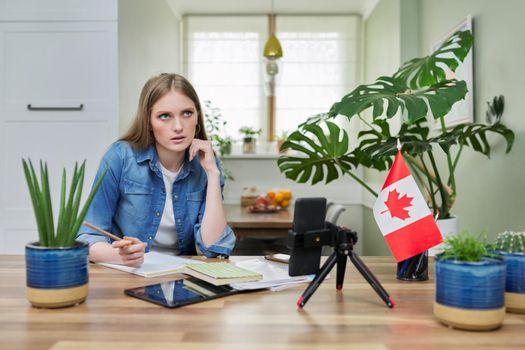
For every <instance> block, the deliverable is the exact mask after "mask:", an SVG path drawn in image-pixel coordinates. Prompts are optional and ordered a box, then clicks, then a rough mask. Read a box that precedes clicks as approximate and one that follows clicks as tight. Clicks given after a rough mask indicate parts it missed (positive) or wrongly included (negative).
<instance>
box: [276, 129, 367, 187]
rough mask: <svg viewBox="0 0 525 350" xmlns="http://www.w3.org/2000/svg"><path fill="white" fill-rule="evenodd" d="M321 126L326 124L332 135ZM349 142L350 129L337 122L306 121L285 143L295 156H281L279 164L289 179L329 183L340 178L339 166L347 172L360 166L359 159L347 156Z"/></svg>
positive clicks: (283, 147) (285, 147)
mask: <svg viewBox="0 0 525 350" xmlns="http://www.w3.org/2000/svg"><path fill="white" fill-rule="evenodd" d="M321 125H326V129H327V130H328V134H325V130H323V128H322V127H321ZM348 144H349V142H348V134H347V133H346V131H344V130H343V129H341V128H340V127H339V126H337V124H335V123H333V122H330V121H327V122H325V123H324V124H320V125H319V124H317V123H316V122H313V123H311V124H303V126H302V127H301V129H299V130H297V131H294V132H293V133H291V134H290V135H289V136H288V138H287V139H286V141H285V142H284V143H283V145H282V146H281V149H287V150H290V151H291V152H290V153H292V154H294V155H293V156H287V155H284V156H281V157H279V159H278V160H277V164H278V166H279V169H280V171H281V172H282V173H284V174H285V175H286V177H287V178H289V179H292V180H294V181H296V182H299V183H305V182H307V181H309V180H310V181H311V183H312V185H314V184H316V183H318V182H319V181H322V180H325V182H326V183H329V182H331V181H333V180H335V179H337V178H338V177H339V175H340V173H339V171H338V168H339V169H340V170H341V171H342V172H347V171H349V170H350V169H352V168H353V167H354V166H356V165H357V160H356V159H354V158H353V157H351V156H349V155H347V152H348Z"/></svg>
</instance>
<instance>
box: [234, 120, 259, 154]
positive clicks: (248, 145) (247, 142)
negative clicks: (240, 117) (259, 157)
mask: <svg viewBox="0 0 525 350" xmlns="http://www.w3.org/2000/svg"><path fill="white" fill-rule="evenodd" d="M261 131H262V130H261V129H255V128H252V127H250V126H243V127H242V128H240V129H239V132H240V133H241V135H243V138H242V152H243V153H245V154H248V153H255V152H256V149H257V138H256V137H257V135H259V134H260V133H261Z"/></svg>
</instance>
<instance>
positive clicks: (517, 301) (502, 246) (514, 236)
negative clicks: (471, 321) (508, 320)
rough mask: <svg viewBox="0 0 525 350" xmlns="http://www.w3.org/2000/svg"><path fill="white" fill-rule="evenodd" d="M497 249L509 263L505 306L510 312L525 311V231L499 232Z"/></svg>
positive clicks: (495, 247) (495, 246)
mask: <svg viewBox="0 0 525 350" xmlns="http://www.w3.org/2000/svg"><path fill="white" fill-rule="evenodd" d="M494 249H495V251H496V252H497V253H498V254H500V255H501V256H503V258H504V259H505V262H506V264H507V278H506V283H505V307H506V308H507V311H509V312H516V313H522V314H523V313H525V232H510V231H506V232H502V233H499V234H498V236H497V238H496V243H495V245H494Z"/></svg>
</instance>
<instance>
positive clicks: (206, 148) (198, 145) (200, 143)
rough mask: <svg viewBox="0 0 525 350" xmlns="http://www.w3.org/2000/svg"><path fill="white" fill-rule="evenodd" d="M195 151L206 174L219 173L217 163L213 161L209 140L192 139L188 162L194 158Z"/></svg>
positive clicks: (213, 156) (213, 155)
mask: <svg viewBox="0 0 525 350" xmlns="http://www.w3.org/2000/svg"><path fill="white" fill-rule="evenodd" d="M197 153H198V154H199V157H200V163H201V166H202V167H203V168H204V171H205V172H206V174H207V175H208V176H209V175H210V174H213V173H216V174H219V168H217V163H216V162H215V154H214V153H213V147H212V146H211V141H205V140H200V139H193V141H192V143H191V146H190V150H189V157H190V162H191V161H192V160H193V158H195V156H196V155H197Z"/></svg>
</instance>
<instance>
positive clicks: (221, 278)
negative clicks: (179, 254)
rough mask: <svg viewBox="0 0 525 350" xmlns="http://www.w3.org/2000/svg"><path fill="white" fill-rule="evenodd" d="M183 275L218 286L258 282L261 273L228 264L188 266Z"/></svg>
mask: <svg viewBox="0 0 525 350" xmlns="http://www.w3.org/2000/svg"><path fill="white" fill-rule="evenodd" d="M182 272H183V273H185V274H188V275H191V276H194V277H197V278H199V279H201V280H203V281H206V282H209V283H211V284H213V285H216V286H221V285H224V284H230V283H241V282H251V281H258V280H260V279H261V278H262V275H261V274H260V273H257V272H254V271H250V270H248V269H244V268H241V267H238V266H236V265H234V264H231V263H227V262H212V263H207V264H190V265H187V266H186V268H185V269H184V270H182Z"/></svg>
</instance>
